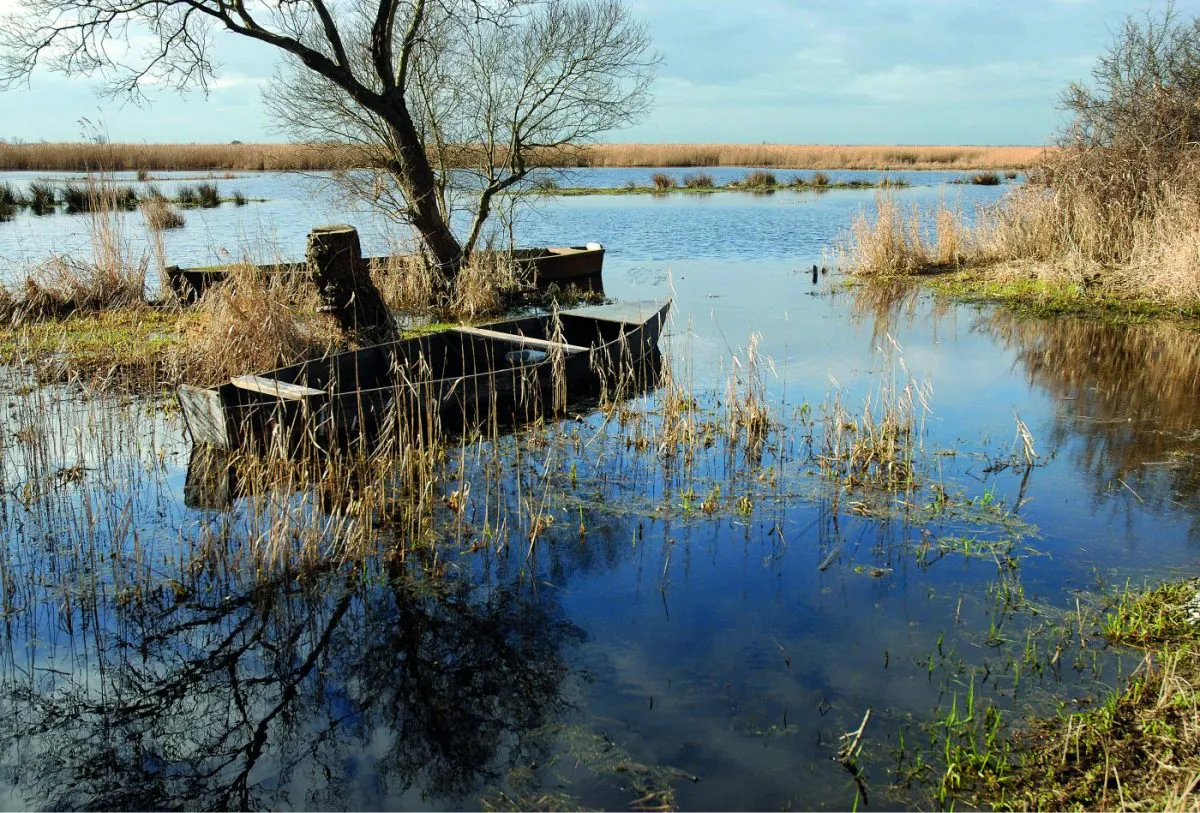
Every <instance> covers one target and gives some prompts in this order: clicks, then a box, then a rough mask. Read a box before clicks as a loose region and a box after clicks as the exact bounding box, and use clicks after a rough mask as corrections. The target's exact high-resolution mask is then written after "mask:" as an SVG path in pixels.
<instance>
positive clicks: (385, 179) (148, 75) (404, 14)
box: [0, 0, 658, 282]
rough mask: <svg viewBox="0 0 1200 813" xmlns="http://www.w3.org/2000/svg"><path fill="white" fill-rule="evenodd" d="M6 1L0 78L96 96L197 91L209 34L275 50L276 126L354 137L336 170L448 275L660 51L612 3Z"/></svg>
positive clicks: (626, 112) (639, 97)
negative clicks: (35, 76) (11, 9)
mask: <svg viewBox="0 0 1200 813" xmlns="http://www.w3.org/2000/svg"><path fill="white" fill-rule="evenodd" d="M18 2H19V6H18V9H19V10H18V11H17V12H16V13H15V14H11V15H8V16H7V17H5V18H4V20H3V32H2V33H0V81H2V82H4V83H5V85H12V84H13V83H16V82H23V81H27V80H28V79H29V77H30V75H31V74H32V72H33V71H34V70H35V69H36V68H38V67H39V66H45V67H48V68H50V69H52V70H57V71H60V72H62V73H65V74H68V75H75V74H85V75H92V74H100V75H102V76H104V77H105V78H106V80H107V84H106V90H107V92H109V93H111V94H129V95H134V96H137V95H139V94H141V92H142V89H143V86H144V85H145V84H146V83H148V82H153V83H157V84H159V85H166V86H170V87H176V88H180V89H182V88H188V87H194V86H199V87H200V88H207V84H208V81H209V80H210V79H211V78H213V76H214V71H215V66H214V63H213V61H212V59H211V47H212V33H213V32H214V31H217V30H224V31H228V32H232V33H234V34H238V35H241V36H245V37H248V38H250V39H255V40H258V41H260V42H264V43H267V44H269V45H272V46H274V47H276V48H278V49H279V51H280V52H281V53H282V54H284V55H285V56H286V61H285V67H284V68H283V69H282V71H281V75H280V76H279V77H278V81H277V83H276V84H275V86H274V87H273V88H271V89H269V90H268V91H267V92H266V97H267V103H268V106H269V108H270V110H271V111H272V113H273V114H274V115H275V117H276V118H277V119H278V120H279V121H280V123H281V125H282V126H283V128H284V130H285V131H286V132H288V133H289V134H291V135H293V136H294V137H298V138H302V139H303V140H305V141H310V142H311V141H317V142H328V143H337V144H339V145H340V144H351V145H355V146H356V147H357V152H356V158H357V159H358V160H355V161H354V162H353V163H355V164H358V165H365V166H367V167H369V169H368V170H366V171H360V172H355V171H352V170H347V171H345V172H342V173H340V174H339V179H340V180H341V181H342V182H343V183H344V184H346V185H347V186H348V187H349V188H350V189H352V190H356V191H357V192H359V193H361V194H364V195H366V196H367V197H368V199H370V200H372V201H373V202H376V203H378V204H380V205H382V206H383V207H385V208H387V209H390V210H391V211H392V212H394V213H395V214H396V215H397V216H398V217H400V218H401V219H403V220H404V221H405V222H406V223H408V224H410V225H411V226H412V227H413V228H414V230H415V231H416V233H417V234H418V236H419V237H420V239H421V242H422V244H423V246H424V248H425V249H426V251H427V252H428V254H429V255H430V257H431V258H432V259H433V261H434V262H435V264H436V265H437V267H438V268H439V269H440V271H441V273H442V276H443V279H444V280H445V281H447V282H448V281H449V280H452V279H453V277H454V275H455V274H456V273H457V272H458V269H459V268H460V267H461V265H462V262H463V260H464V259H465V257H466V256H467V255H469V253H470V252H471V251H472V250H474V248H475V247H476V245H477V244H478V242H479V239H480V236H481V234H482V229H483V224H484V222H485V221H486V220H487V218H488V216H489V214H490V213H491V212H492V210H493V208H494V204H495V201H496V198H497V196H498V195H500V194H502V193H504V192H505V191H506V190H510V189H512V188H513V187H516V186H517V185H519V184H520V183H521V181H522V180H524V179H525V178H527V177H528V175H529V173H530V172H532V171H533V170H535V169H537V168H539V167H541V166H545V165H547V163H551V162H555V161H556V160H561V155H562V154H563V153H564V152H569V151H571V150H572V149H577V148H578V147H579V146H580V145H582V144H586V143H588V142H590V141H593V140H595V139H596V137H597V136H599V135H600V134H602V133H604V132H606V131H608V130H611V129H613V128H615V127H620V126H622V125H624V124H627V123H630V122H632V121H634V120H636V118H637V117H638V116H639V115H641V114H642V113H643V112H644V111H645V109H646V107H647V105H648V103H649V88H650V82H651V81H652V79H653V74H654V69H655V67H656V65H657V62H658V57H657V56H656V55H655V54H653V53H651V52H650V42H649V37H648V35H647V32H646V30H645V28H644V27H643V26H642V25H641V24H639V23H638V22H637V21H635V20H634V19H633V18H632V17H631V16H630V14H629V13H628V11H627V10H626V8H625V7H624V5H623V4H622V3H621V1H620V0H288V2H279V3H275V2H258V1H257V0H18ZM134 37H137V39H136V40H135V39H134ZM134 42H145V43H147V45H146V46H145V47H144V48H143V49H141V50H139V48H138V47H136V46H135V45H134ZM463 166H466V167H467V169H465V170H463V169H456V168H460V167H463ZM465 192H470V193H472V197H473V199H474V200H473V202H472V203H464V201H463V195H464V193H465ZM460 209H465V210H466V211H467V213H468V214H469V215H470V216H469V218H468V221H469V224H470V225H469V226H468V227H467V229H466V233H465V235H464V236H463V238H462V239H460V238H459V237H458V236H457V235H456V233H455V231H454V230H453V228H452V225H451V223H452V220H453V219H455V215H456V213H457V212H458V211H459V210H460Z"/></svg>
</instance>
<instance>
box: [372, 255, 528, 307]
mask: <svg viewBox="0 0 1200 813" xmlns="http://www.w3.org/2000/svg"><path fill="white" fill-rule="evenodd" d="M372 272H373V273H372V278H373V280H374V282H375V285H376V286H377V287H378V288H379V291H380V293H381V294H382V295H383V299H384V302H386V303H387V306H388V307H389V308H390V309H392V310H396V311H401V312H404V313H412V314H429V313H434V314H437V315H438V316H442V317H452V318H457V319H477V318H479V317H482V316H488V315H491V314H495V313H499V312H500V311H502V310H503V309H504V307H505V305H506V304H507V303H508V301H509V300H510V299H511V297H512V295H513V294H515V293H516V292H517V291H518V290H519V289H520V288H521V287H522V285H523V284H524V283H525V282H526V281H525V280H523V279H522V272H521V269H520V267H519V266H518V264H517V263H516V262H514V261H513V259H512V257H511V256H510V255H509V254H508V253H507V252H503V251H494V250H482V251H476V252H474V253H473V254H472V255H471V257H470V259H469V260H468V261H467V263H466V265H464V266H463V268H462V270H461V271H460V272H459V274H458V277H457V278H456V279H455V283H454V290H453V291H451V292H450V293H449V295H448V297H447V296H443V295H442V292H441V290H440V288H439V286H438V283H437V277H436V274H434V271H433V267H432V266H431V265H430V264H429V261H428V260H427V259H426V258H425V257H423V256H421V255H413V254H394V255H392V256H390V257H388V258H387V261H386V262H385V263H377V264H375V265H373V267H372Z"/></svg>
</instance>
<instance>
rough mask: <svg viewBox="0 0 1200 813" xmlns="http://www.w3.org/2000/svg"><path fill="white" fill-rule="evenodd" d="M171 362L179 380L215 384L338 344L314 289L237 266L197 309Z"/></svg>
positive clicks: (291, 277) (297, 280)
mask: <svg viewBox="0 0 1200 813" xmlns="http://www.w3.org/2000/svg"><path fill="white" fill-rule="evenodd" d="M197 309H198V310H199V313H200V315H199V318H197V319H194V320H190V321H189V322H188V325H187V328H186V329H185V331H184V333H183V336H182V341H181V342H180V343H179V345H178V347H179V350H178V354H177V357H176V360H175V363H176V365H177V366H178V367H179V371H178V375H179V377H180V378H181V379H182V380H186V381H188V382H191V383H195V384H199V385H212V384H218V383H220V382H222V381H228V380H229V379H230V378H231V377H232V376H235V375H242V374H245V373H252V372H254V371H256V370H269V369H272V368H274V367H280V366H283V365H286V364H291V363H292V362H294V361H297V360H299V359H301V358H305V357H310V356H315V355H319V354H320V353H322V352H324V351H326V350H328V349H330V348H334V347H336V346H337V343H338V341H339V337H338V333H337V328H336V325H334V323H333V322H332V320H331V319H330V318H329V317H327V316H325V315H323V314H320V313H319V312H318V302H317V294H316V291H315V290H314V289H313V288H312V286H311V285H309V284H306V282H305V281H304V280H302V279H300V278H299V276H298V275H292V274H268V273H263V272H262V271H261V270H260V269H258V268H257V266H254V265H251V264H250V263H241V264H237V265H234V266H232V267H231V268H230V270H229V274H228V276H227V278H226V279H225V280H224V281H222V282H221V283H220V284H218V285H216V286H214V287H212V288H210V289H209V290H208V291H207V292H206V293H205V295H204V298H203V299H201V301H200V303H199V304H198V305H197Z"/></svg>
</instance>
